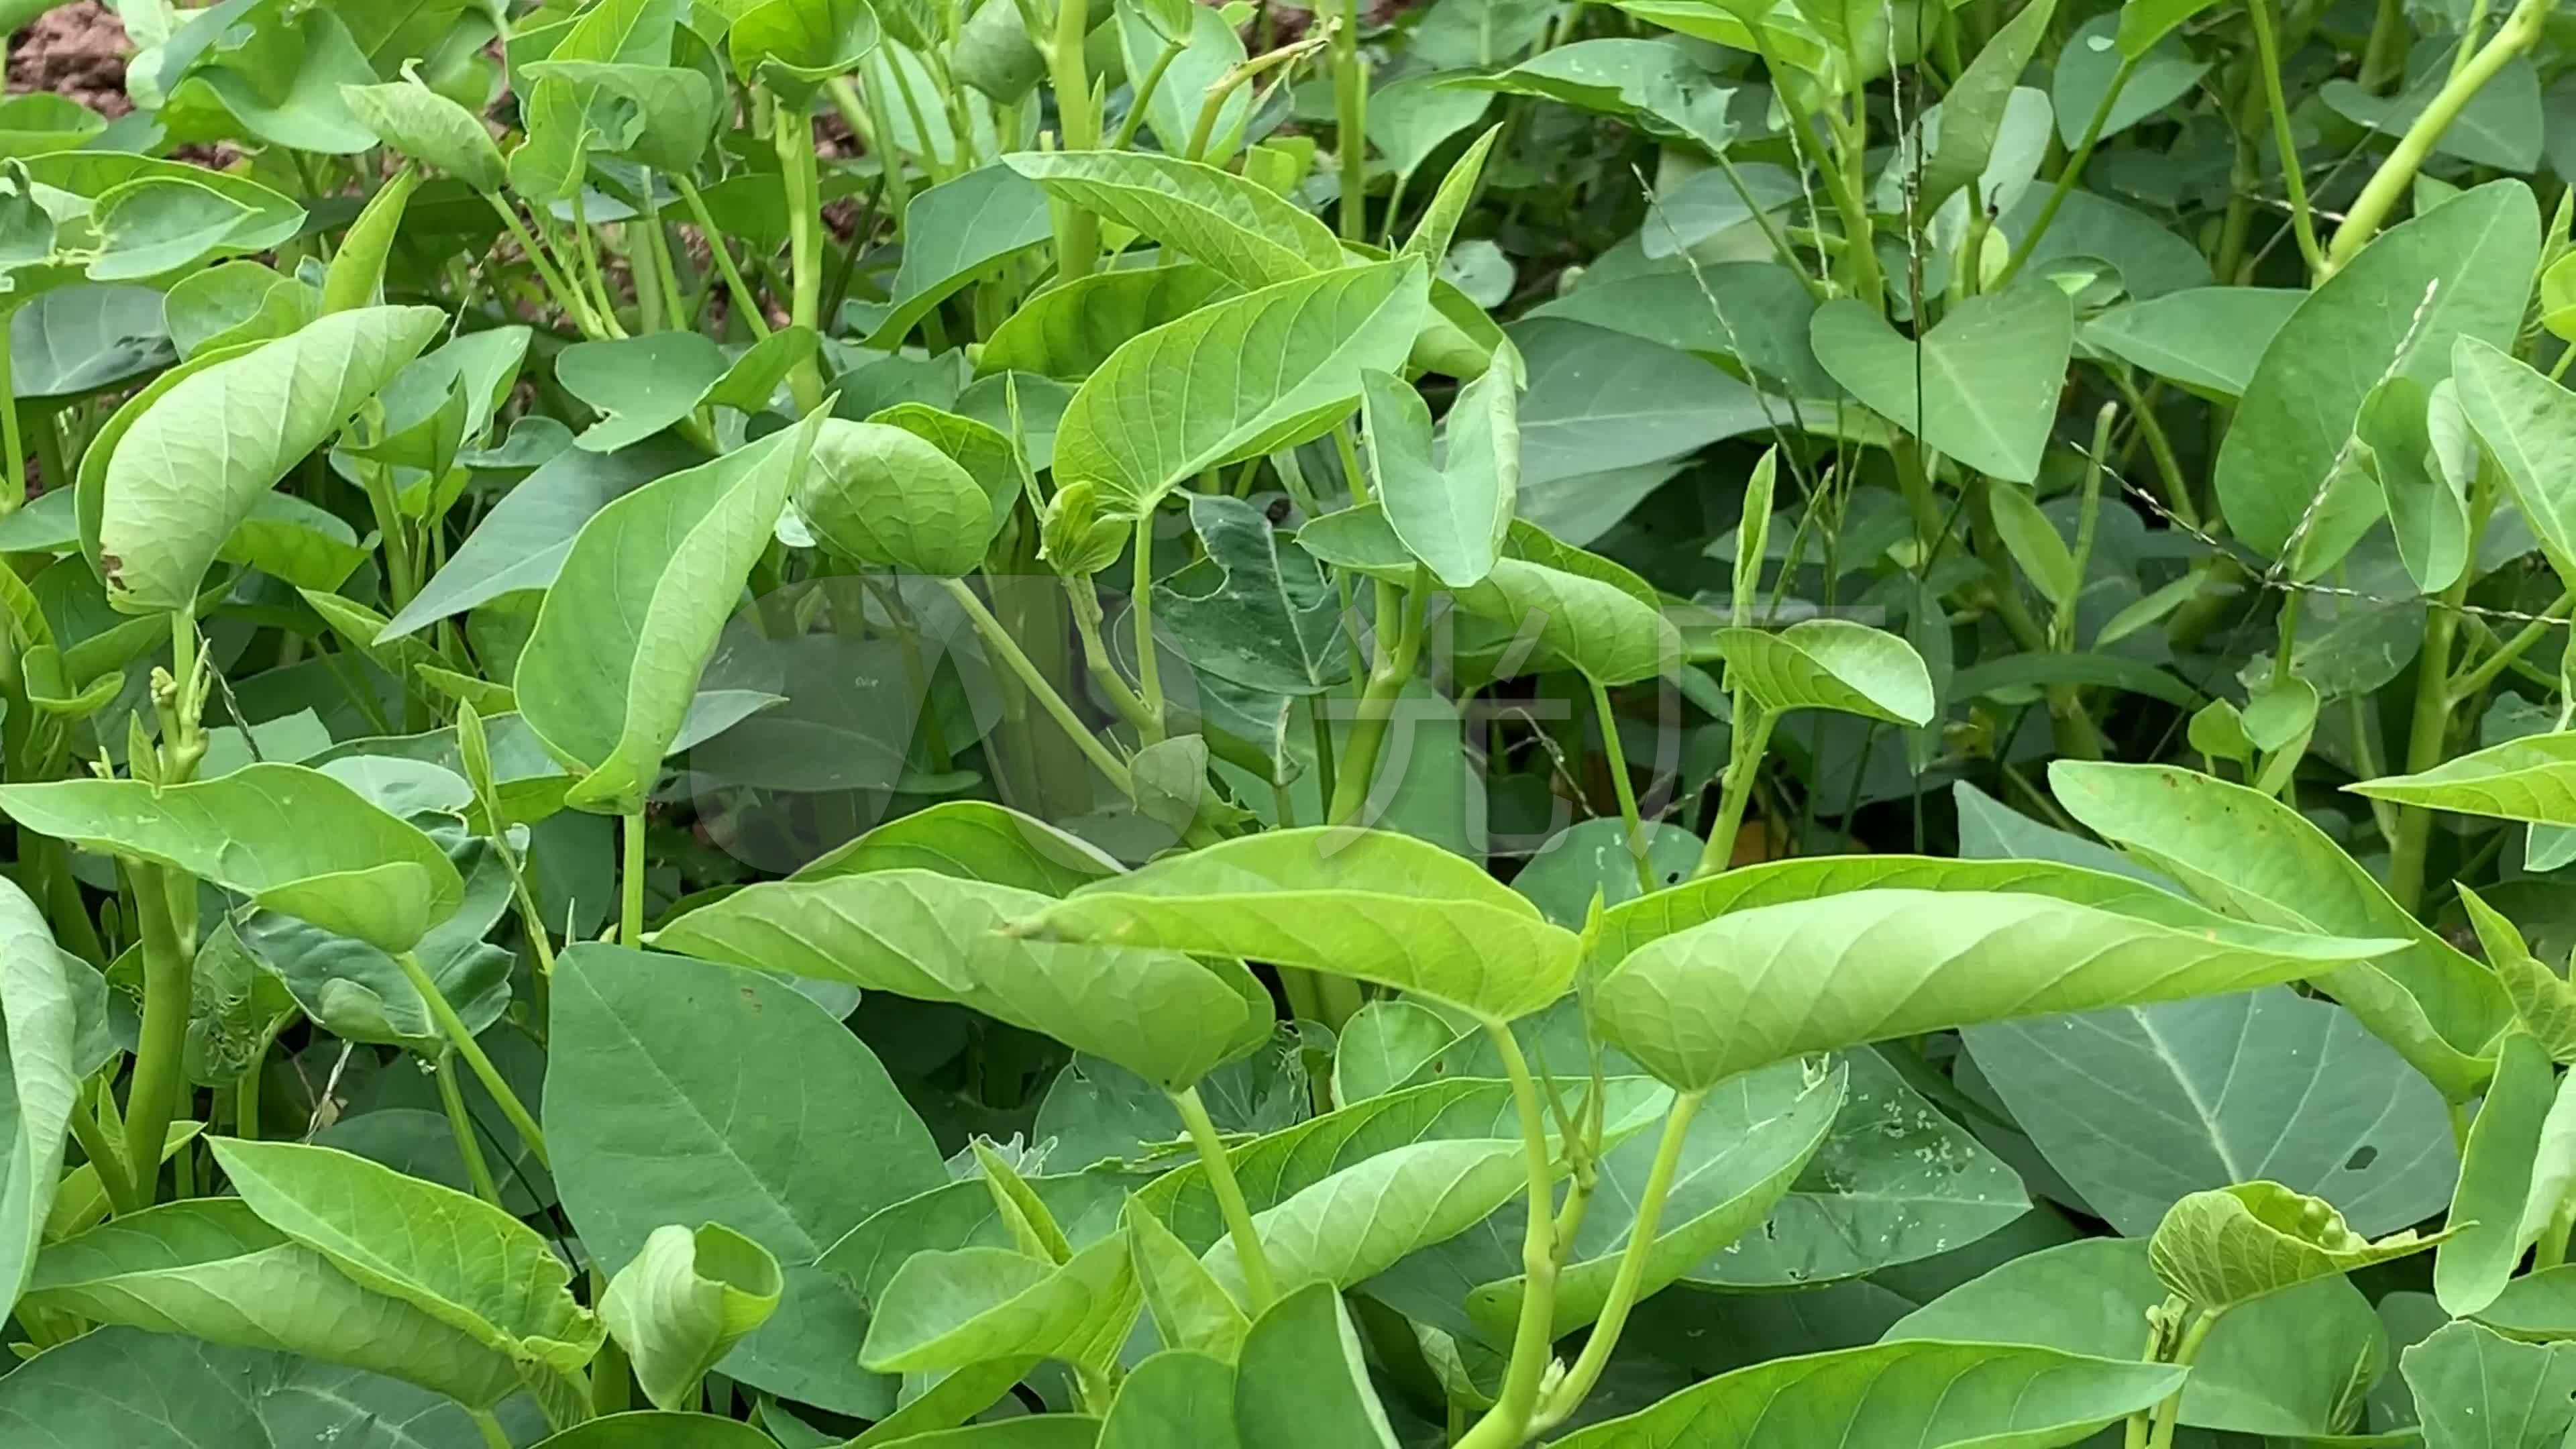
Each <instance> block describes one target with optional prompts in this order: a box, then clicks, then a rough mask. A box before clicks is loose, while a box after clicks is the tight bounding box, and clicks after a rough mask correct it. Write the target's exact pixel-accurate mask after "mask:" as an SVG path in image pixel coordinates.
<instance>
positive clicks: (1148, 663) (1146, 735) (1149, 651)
mask: <svg viewBox="0 0 2576 1449" xmlns="http://www.w3.org/2000/svg"><path fill="white" fill-rule="evenodd" d="M1127 607H1128V608H1129V609H1130V610H1131V611H1133V612H1134V614H1135V617H1136V690H1137V694H1136V702H1137V705H1138V707H1139V710H1140V716H1139V718H1138V719H1137V721H1136V734H1137V737H1138V738H1139V739H1141V740H1143V741H1144V742H1145V743H1146V744H1149V745H1158V744H1161V743H1162V742H1163V661H1162V656H1161V655H1160V654H1159V653H1158V652H1157V651H1156V650H1155V648H1154V510H1152V509H1150V508H1148V509H1146V510H1145V514H1144V516H1143V517H1141V518H1139V519H1137V520H1136V585H1135V597H1134V599H1133V600H1132V601H1130V602H1129V604H1128V606H1127Z"/></svg>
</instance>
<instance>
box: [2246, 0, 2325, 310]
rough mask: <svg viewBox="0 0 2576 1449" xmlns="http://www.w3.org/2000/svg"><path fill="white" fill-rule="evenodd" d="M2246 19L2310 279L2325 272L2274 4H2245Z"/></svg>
mask: <svg viewBox="0 0 2576 1449" xmlns="http://www.w3.org/2000/svg"><path fill="white" fill-rule="evenodd" d="M2245 14H2246V17H2247V18H2248V19H2250V20H2252V21H2253V22H2254V49H2255V53H2256V59H2255V62H2254V64H2255V68H2256V70H2257V72H2258V73H2259V74H2260V75H2261V77H2262V81H2263V103H2264V105H2265V106H2266V107H2268V108H2269V109H2270V110H2271V112H2272V144H2273V145H2274V146H2275V147H2277V148H2278V149H2279V150H2280V153H2281V185H2282V187H2283V189H2284V190H2286V191H2287V192H2288V193H2289V198H2290V229H2291V231H2292V232H2293V233H2294V234H2295V235H2296V236H2297V237H2298V241H2299V255H2300V256H2301V257H2303V258H2305V259H2306V260H2307V264H2308V275H2310V276H2312V277H2313V276H2317V275H2320V274H2322V273H2323V272H2324V270H2325V255H2324V253H2322V252H2320V251H2319V250H2318V249H2317V225H2316V221H2315V219H2314V218H2312V217H2311V216H2310V215H2309V212H2308V179H2307V177H2306V176H2305V175H2303V174H2302V173H2301V171H2300V167H2299V140H2298V137H2296V136H2294V135H2292V134H2291V133H2290V103H2289V102H2288V101H2287V100H2285V99H2284V98H2283V97H2282V95H2281V42H2280V40H2279V38H2278V37H2276V36H2275V35H2273V33H2272V4H2271V0H2245Z"/></svg>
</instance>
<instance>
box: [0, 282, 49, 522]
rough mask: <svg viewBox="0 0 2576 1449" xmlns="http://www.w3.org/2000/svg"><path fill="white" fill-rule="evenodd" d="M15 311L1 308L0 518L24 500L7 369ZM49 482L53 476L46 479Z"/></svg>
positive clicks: (23, 455) (12, 383)
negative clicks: (2, 457)
mask: <svg viewBox="0 0 2576 1449" xmlns="http://www.w3.org/2000/svg"><path fill="white" fill-rule="evenodd" d="M14 316H15V313H14V311H11V310H0V449H6V450H7V452H8V455H9V456H8V458H7V460H6V462H7V468H6V472H5V477H6V480H7V481H6V484H5V486H0V518H5V517H7V516H8V515H10V514H12V513H15V512H17V511H18V508H19V506H20V505H22V504H24V503H25V502H26V501H27V440H26V437H25V435H24V434H23V433H21V432H20V431H19V419H18V385H17V380H16V379H15V378H14V377H13V376H12V375H11V374H10V370H9V353H10V347H9V333H10V330H11V328H10V323H11V321H12V319H13V318H14ZM45 482H46V484H47V485H48V486H51V485H52V484H53V482H54V480H53V479H51V478H48V479H46V480H45Z"/></svg>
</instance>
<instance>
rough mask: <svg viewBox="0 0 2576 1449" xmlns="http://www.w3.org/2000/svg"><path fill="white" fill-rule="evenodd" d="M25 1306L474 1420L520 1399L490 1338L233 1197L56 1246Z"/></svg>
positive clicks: (514, 1376)
mask: <svg viewBox="0 0 2576 1449" xmlns="http://www.w3.org/2000/svg"><path fill="white" fill-rule="evenodd" d="M313 1150H317V1151H318V1150H321V1149H313ZM26 1302H27V1305H28V1306H29V1307H31V1308H34V1309H39V1310H50V1311H53V1312H59V1313H75V1314H79V1315H80V1316H82V1317H84V1318H90V1319H94V1320H97V1321H99V1322H103V1323H123V1324H131V1325H133V1326H135V1327H137V1328H147V1329H151V1330H153V1331H155V1332H159V1333H184V1334H187V1335H189V1336H191V1337H194V1338H201V1339H204V1340H206V1341H208V1342H210V1343H219V1344H227V1345H230V1346H233V1347H237V1348H254V1349H271V1350H278V1351H283V1352H287V1353H300V1354H305V1355H308V1356H311V1357H315V1358H321V1359H326V1360H329V1361H332V1362H337V1363H345V1364H347V1365H349V1366H350V1367H352V1368H360V1369H366V1370H368V1371H370V1372H373V1373H381V1374H388V1375H391V1376H393V1377H395V1378H399V1379H403V1380H405V1381H406V1382H410V1383H416V1384H419V1385H420V1386H422V1387H423V1388H428V1389H435V1390H437V1391H438V1392H440V1393H443V1394H447V1395H450V1396H452V1397H454V1398H456V1399H457V1400H459V1401H460V1402H463V1403H465V1404H467V1405H469V1406H471V1407H474V1408H485V1409H488V1408H490V1407H491V1406H492V1405H494V1404H496V1403H498V1402H500V1401H501V1400H502V1399H504V1398H506V1397H508V1396H509V1395H510V1394H512V1393H515V1392H517V1391H518V1388H519V1371H518V1368H517V1366H516V1365H514V1364H513V1363H512V1362H511V1361H510V1358H509V1356H508V1355H507V1352H506V1351H504V1350H501V1346H500V1345H497V1344H495V1343H493V1342H492V1341H491V1340H490V1338H489V1337H488V1336H486V1335H483V1334H480V1333H475V1332H471V1331H467V1330H463V1329H461V1328H460V1327H458V1326H457V1325H454V1324H452V1323H450V1322H447V1321H443V1320H442V1319H441V1318H439V1317H435V1316H433V1315H431V1314H430V1313H427V1312H424V1311H422V1310H421V1309H420V1308H418V1307H415V1306H413V1305H412V1304H411V1303H408V1302H406V1301H404V1300H403V1299H402V1298H400V1297H395V1296H391V1295H388V1294H386V1293H382V1292H377V1291H374V1290H372V1289H370V1288H369V1287H366V1286H363V1285H361V1284H360V1283H357V1282H353V1281H351V1280H350V1279H349V1278H348V1277H345V1276H343V1275H342V1274H341V1272H340V1271H339V1269H337V1268H335V1267H334V1266H332V1264H331V1263H330V1261H328V1260H327V1259H326V1258H324V1256H323V1255H322V1254H321V1253H319V1252H316V1251H314V1250H313V1249H311V1248H308V1247H305V1246H303V1245H301V1244H299V1243H296V1242H294V1241H291V1240H290V1239H289V1238H288V1237H287V1236H286V1235H285V1234H283V1233H281V1232H279V1231H278V1230H277V1229H275V1228H273V1227H271V1226H269V1225H268V1224H267V1223H264V1222H262V1221H260V1219H259V1217H258V1215H256V1214H255V1213H253V1212H252V1211H251V1210H250V1208H248V1207H247V1206H245V1205H244V1204H243V1203H242V1202H241V1201H240V1200H239V1199H236V1198H199V1199H196V1200H194V1201H190V1202H175V1203H169V1204H166V1205H164V1206H161V1207H157V1208H151V1209H148V1210H146V1211H144V1212H140V1213H133V1214H129V1215H127V1216H124V1217H121V1218H118V1219H117V1220H116V1221H114V1222H111V1223H108V1224H106V1225H104V1226H102V1227H96V1228H92V1229H90V1230H89V1231H88V1232H85V1233H82V1234H80V1235H79V1236H77V1237H74V1238H70V1239H66V1240H65V1241H63V1242H60V1243H57V1244H54V1245H53V1246H51V1247H49V1248H47V1249H46V1250H45V1255H44V1257H43V1259H42V1260H41V1261H40V1263H39V1264H38V1271H37V1274H36V1276H35V1278H34V1279H33V1280H32V1281H31V1282H30V1283H29V1285H28V1294H27V1299H26Z"/></svg>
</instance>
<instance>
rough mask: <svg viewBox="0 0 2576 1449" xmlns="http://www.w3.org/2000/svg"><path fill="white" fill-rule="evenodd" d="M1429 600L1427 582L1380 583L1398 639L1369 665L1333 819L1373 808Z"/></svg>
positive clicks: (1384, 611) (1381, 606)
mask: <svg viewBox="0 0 2576 1449" xmlns="http://www.w3.org/2000/svg"><path fill="white" fill-rule="evenodd" d="M1429 602H1430V591H1429V589H1428V588H1425V587H1416V588H1414V589H1411V590H1408V591H1402V592H1401V593H1399V591H1397V590H1396V589H1395V588H1394V587H1393V586H1392V585H1382V586H1381V587H1380V590H1379V593H1378V615H1377V617H1378V628H1379V629H1381V630H1384V629H1386V628H1388V627H1389V625H1388V623H1387V617H1388V615H1390V614H1394V615H1396V616H1397V618H1398V622H1397V623H1396V624H1395V625H1393V627H1394V628H1395V630H1396V637H1395V642H1394V644H1393V645H1392V646H1391V647H1384V648H1381V649H1380V651H1379V654H1378V660H1377V663H1376V665H1375V667H1373V668H1371V669H1370V670H1369V677H1368V683H1367V684H1366V685H1365V686H1364V687H1363V688H1362V689H1361V691H1360V707H1359V713H1358V714H1357V715H1356V716H1354V717H1353V718H1352V720H1351V736H1350V740H1349V742H1348V744H1347V745H1346V746H1345V747H1344V748H1343V750H1342V757H1341V761H1340V777H1339V778H1338V779H1336V780H1335V781H1334V782H1333V783H1334V789H1333V796H1332V803H1331V807H1330V809H1329V810H1328V811H1327V812H1326V823H1327V824H1331V825H1353V824H1357V823H1359V820H1360V815H1361V813H1362V812H1364V811H1365V810H1366V809H1367V808H1368V800H1369V789H1370V786H1371V785H1372V784H1374V783H1375V781H1376V778H1377V763H1378V756H1379V755H1381V754H1382V753H1384V752H1385V749H1386V736H1387V730H1388V728H1389V727H1390V726H1392V725H1393V723H1394V722H1395V706H1396V702H1397V701H1398V700H1399V699H1401V698H1402V697H1403V694H1404V686H1405V684H1406V683H1407V682H1408V681H1410V680H1411V679H1412V678H1413V671H1414V667H1415V665H1416V664H1418V663H1419V662H1420V660H1421V655H1422V620H1423V613H1424V610H1425V609H1426V608H1427V607H1428V605H1429ZM1381 638H1383V635H1381Z"/></svg>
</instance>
